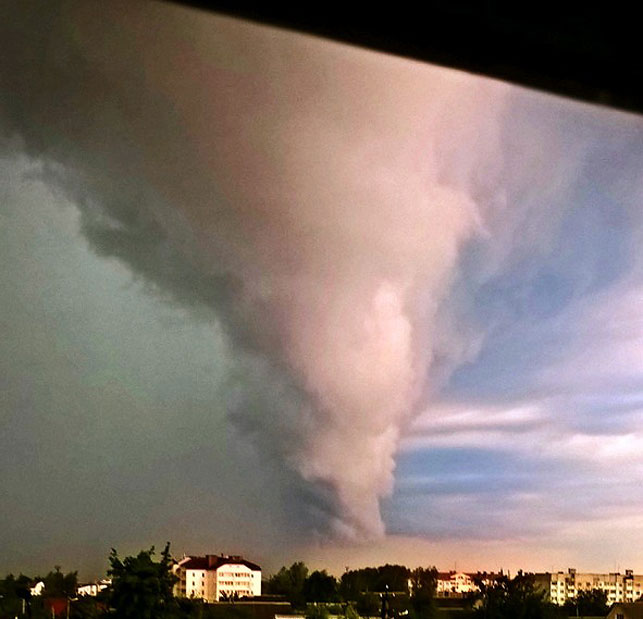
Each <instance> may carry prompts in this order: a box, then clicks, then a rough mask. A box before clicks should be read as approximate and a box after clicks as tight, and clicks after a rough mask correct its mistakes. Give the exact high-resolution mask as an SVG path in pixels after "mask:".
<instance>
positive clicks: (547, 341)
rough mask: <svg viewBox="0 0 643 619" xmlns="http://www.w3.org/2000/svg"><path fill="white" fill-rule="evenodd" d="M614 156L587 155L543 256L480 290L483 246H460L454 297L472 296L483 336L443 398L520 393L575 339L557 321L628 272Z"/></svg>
mask: <svg viewBox="0 0 643 619" xmlns="http://www.w3.org/2000/svg"><path fill="white" fill-rule="evenodd" d="M614 150H615V146H614V145H612V147H611V149H608V150H607V151H606V150H605V149H604V148H601V147H600V146H599V145H598V144H595V146H594V148H593V149H589V150H588V151H587V152H586V155H585V163H584V165H583V167H582V171H581V173H580V174H579V178H578V179H577V180H576V183H575V186H574V187H573V189H572V191H570V192H566V193H565V196H563V197H561V202H560V204H559V205H558V206H557V208H558V209H560V210H561V211H563V216H562V217H561V220H560V225H559V227H558V229H557V230H556V231H555V234H554V238H553V239H552V240H551V245H550V249H549V250H548V252H547V253H546V254H545V255H543V253H542V252H540V251H534V252H533V253H532V254H529V255H524V254H522V255H521V258H520V259H519V260H516V261H514V262H510V263H509V266H508V268H506V269H505V270H503V271H501V272H499V273H497V274H496V275H495V276H493V277H492V278H491V279H489V280H487V281H485V282H484V283H482V284H479V283H478V282H479V281H480V278H479V277H478V272H479V269H480V264H481V260H484V255H485V248H484V244H483V243H484V242H483V241H480V240H475V241H473V242H472V243H471V244H470V245H469V246H468V247H467V248H465V250H464V252H463V255H462V260H461V265H460V279H459V281H458V282H456V284H455V288H454V289H455V290H456V291H457V292H455V294H459V295H460V296H461V297H462V296H468V297H469V301H468V308H467V310H466V311H467V313H468V319H469V320H471V321H472V322H473V323H474V324H476V325H478V326H479V328H480V329H482V330H483V331H484V332H485V334H486V337H485V341H484V346H483V349H482V351H481V353H480V354H479V356H478V357H477V359H476V360H475V361H474V362H473V363H470V364H468V365H465V366H463V367H461V368H460V369H459V370H457V371H456V372H455V373H454V374H453V376H452V377H451V380H450V383H449V385H448V386H447V388H446V391H447V392H452V393H454V392H455V393H461V394H463V395H464V394H467V395H479V396H481V397H488V396H493V395H494V394H497V395H498V396H500V397H503V396H504V395H506V394H507V393H511V394H515V392H516V391H520V390H521V389H524V388H525V387H526V386H527V385H529V384H530V383H531V382H532V378H533V376H534V375H535V374H537V372H538V371H539V370H540V369H541V368H542V367H543V366H546V365H547V363H548V362H549V361H553V360H555V359H557V358H559V357H560V356H561V355H563V354H564V350H565V347H566V345H567V344H568V343H569V342H570V339H571V338H572V337H574V329H573V327H574V324H573V323H571V322H565V321H562V322H561V321H560V320H559V319H558V318H559V317H560V315H561V313H562V312H563V311H565V310H568V309H569V308H570V307H572V306H573V304H575V303H578V304H582V302H583V298H584V297H585V296H586V295H588V294H591V293H593V292H595V291H597V290H599V289H601V288H603V287H606V286H609V285H610V284H613V283H614V282H616V281H617V280H618V279H619V278H620V277H622V276H623V275H624V274H626V273H627V272H628V270H629V268H630V266H631V264H632V261H633V260H634V259H635V257H636V253H635V251H636V245H635V243H634V236H633V230H634V229H635V228H636V225H637V224H639V225H640V222H638V221H635V220H634V219H633V214H634V213H635V211H634V210H633V208H632V206H633V200H634V196H628V195H626V193H627V192H625V193H624V192H623V189H622V187H620V185H619V179H620V177H619V169H617V167H618V161H619V159H618V158H617V157H616V153H614ZM633 159H636V158H635V157H625V160H626V161H627V162H630V161H632V160H633ZM621 171H622V170H621ZM467 288H468V290H467Z"/></svg>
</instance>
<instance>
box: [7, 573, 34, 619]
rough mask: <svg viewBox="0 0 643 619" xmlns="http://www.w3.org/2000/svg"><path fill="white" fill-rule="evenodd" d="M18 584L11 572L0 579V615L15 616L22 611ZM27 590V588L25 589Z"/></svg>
mask: <svg viewBox="0 0 643 619" xmlns="http://www.w3.org/2000/svg"><path fill="white" fill-rule="evenodd" d="M19 590H20V584H19V582H18V581H17V580H16V578H15V577H14V575H13V574H8V575H7V576H6V577H5V578H4V579H3V580H1V581H0V617H2V618H3V619H4V617H15V616H18V615H20V613H21V612H22V599H24V598H22V596H20V595H19V594H18V592H19ZM27 591H28V590H27Z"/></svg>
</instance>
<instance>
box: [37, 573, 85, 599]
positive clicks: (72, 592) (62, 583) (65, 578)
mask: <svg viewBox="0 0 643 619" xmlns="http://www.w3.org/2000/svg"><path fill="white" fill-rule="evenodd" d="M55 570H56V571H55V572H49V574H47V575H46V576H45V577H44V578H43V579H42V581H43V582H44V583H45V588H44V590H43V592H42V595H43V596H44V597H53V598H73V597H75V596H76V591H77V589H78V572H69V573H68V574H63V573H62V572H61V571H60V565H56V566H55Z"/></svg>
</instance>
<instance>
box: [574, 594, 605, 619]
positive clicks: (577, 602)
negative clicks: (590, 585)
mask: <svg viewBox="0 0 643 619" xmlns="http://www.w3.org/2000/svg"><path fill="white" fill-rule="evenodd" d="M564 608H565V610H566V611H567V614H568V615H569V616H570V617H572V616H576V617H578V616H580V617H584V616H588V617H604V616H605V615H607V613H608V612H609V606H608V604H607V592H606V591H602V590H601V589H592V590H591V591H579V592H578V595H577V596H576V597H575V598H574V599H573V600H568V601H567V602H565V606H564Z"/></svg>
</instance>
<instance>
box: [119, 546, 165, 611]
mask: <svg viewBox="0 0 643 619" xmlns="http://www.w3.org/2000/svg"><path fill="white" fill-rule="evenodd" d="M153 555H154V547H152V548H150V550H142V551H141V552H139V553H138V555H137V556H135V557H125V559H123V560H121V559H120V558H119V557H118V553H117V552H116V550H114V549H112V552H111V554H110V556H109V563H110V566H111V567H110V569H109V570H108V572H107V573H108V574H109V575H110V576H111V577H112V586H111V592H110V596H109V601H110V606H111V608H112V609H113V610H114V612H115V615H116V617H118V619H165V618H167V617H172V616H173V614H174V611H175V609H176V604H175V601H174V597H173V595H172V587H173V586H174V583H175V582H176V580H177V579H176V577H175V576H174V575H173V574H172V571H171V570H172V559H171V557H170V543H169V542H168V543H167V544H166V546H165V549H164V550H163V552H162V553H161V560H160V561H158V562H156V561H154V560H153V558H152V556H153Z"/></svg>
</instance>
